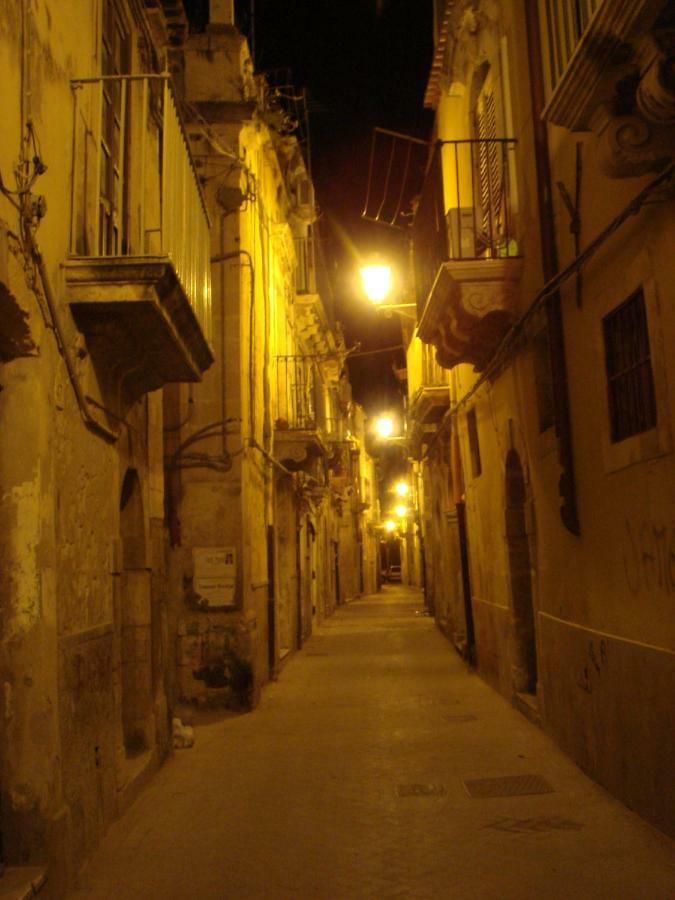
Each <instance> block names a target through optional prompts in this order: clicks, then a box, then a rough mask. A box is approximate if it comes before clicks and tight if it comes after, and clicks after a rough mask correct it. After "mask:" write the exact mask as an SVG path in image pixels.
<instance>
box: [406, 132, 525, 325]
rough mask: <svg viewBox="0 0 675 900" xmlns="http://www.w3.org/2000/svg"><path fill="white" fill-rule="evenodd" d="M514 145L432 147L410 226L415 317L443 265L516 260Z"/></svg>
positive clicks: (503, 141) (496, 141) (497, 141)
mask: <svg viewBox="0 0 675 900" xmlns="http://www.w3.org/2000/svg"><path fill="white" fill-rule="evenodd" d="M515 145H516V142H515V140H513V139H510V138H490V139H476V140H461V141H440V142H439V143H438V144H437V145H436V147H435V149H434V152H433V153H432V156H431V159H430V162H429V166H428V169H427V174H426V178H425V181H424V185H423V188H422V193H421V195H420V199H419V203H418V206H417V210H416V212H415V218H414V222H413V251H414V265H415V286H416V292H417V298H418V305H419V307H420V308H419V310H418V312H419V314H420V315H421V313H422V311H423V308H424V305H425V303H426V299H427V297H428V296H429V293H430V291H431V288H432V286H433V283H434V281H435V279H436V276H437V275H438V271H439V268H440V266H441V265H442V264H443V263H445V262H449V261H451V260H480V259H502V258H505V257H513V256H519V250H518V244H517V242H516V229H515V226H516V215H515V213H516V204H515V192H514V184H515V179H514V175H513V167H514V152H515Z"/></svg>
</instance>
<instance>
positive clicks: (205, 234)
mask: <svg viewBox="0 0 675 900" xmlns="http://www.w3.org/2000/svg"><path fill="white" fill-rule="evenodd" d="M72 86H73V98H74V99H73V102H74V104H75V117H74V119H75V121H76V122H77V123H78V124H79V127H78V129H76V132H75V134H74V138H73V171H74V172H75V173H76V174H75V178H74V184H73V197H72V207H71V220H70V252H69V255H68V257H67V258H66V260H65V261H64V270H65V282H66V295H67V298H68V301H69V303H70V308H71V312H72V315H73V319H74V321H75V324H76V325H77V327H78V329H79V330H80V331H81V332H82V333H83V335H84V337H85V339H86V345H87V351H88V353H89V356H90V357H91V360H92V363H93V366H94V369H95V371H96V376H97V380H98V383H99V386H100V388H101V392H102V394H103V395H104V398H105V401H106V405H107V406H108V407H109V408H112V409H113V412H114V413H115V414H117V415H124V412H125V410H126V408H128V406H130V405H131V404H132V403H134V402H135V401H137V400H138V399H139V398H140V397H141V396H142V394H144V393H147V392H148V391H153V390H156V389H157V388H160V387H162V385H164V384H167V383H169V382H177V381H199V380H200V378H201V375H202V372H203V371H205V370H206V369H207V368H208V367H209V366H210V365H211V363H212V362H213V354H212V351H211V347H210V337H211V270H210V260H209V246H210V232H209V227H210V226H209V219H208V215H207V212H206V207H205V204H204V199H203V196H202V193H201V188H200V185H199V182H198V180H197V177H196V174H195V171H194V166H193V164H192V159H191V156H190V152H189V149H188V142H187V138H186V135H185V132H184V130H183V127H182V124H181V120H180V116H179V115H178V112H177V109H176V105H175V100H174V98H173V94H172V91H171V86H170V82H169V80H168V77H167V76H162V75H138V76H135V75H130V76H119V77H116V78H105V79H104V78H89V79H81V80H77V81H74V82H72ZM151 120H152V121H153V122H155V123H156V125H157V127H156V128H149V127H148V124H147V123H148V122H149V121H151ZM111 122H113V123H116V124H115V125H114V126H113V125H111V124H110V123H111ZM110 129H112V131H111V133H110V134H108V131H110Z"/></svg>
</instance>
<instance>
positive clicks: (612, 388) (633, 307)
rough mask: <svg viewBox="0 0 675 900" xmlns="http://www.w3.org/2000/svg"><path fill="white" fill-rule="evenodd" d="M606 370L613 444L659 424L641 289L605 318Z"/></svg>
mask: <svg viewBox="0 0 675 900" xmlns="http://www.w3.org/2000/svg"><path fill="white" fill-rule="evenodd" d="M602 326H603V333H604V339H605V368H606V372H607V389H608V398H609V418H610V430H611V439H612V442H613V443H616V442H618V441H622V440H624V439H625V438H627V437H630V436H631V435H633V434H640V433H641V432H643V431H648V430H649V429H650V428H654V426H655V425H656V397H655V392H654V376H653V374H652V365H651V353H650V348H649V332H648V329H647V311H646V308H645V301H644V294H643V292H642V288H640V289H639V290H638V291H636V292H635V293H634V294H633V295H632V296H630V297H629V298H628V299H627V300H626V301H624V302H623V303H622V304H621V305H620V306H618V307H617V308H616V309H615V310H613V311H612V312H611V313H609V315H607V316H605V318H604V319H603V322H602Z"/></svg>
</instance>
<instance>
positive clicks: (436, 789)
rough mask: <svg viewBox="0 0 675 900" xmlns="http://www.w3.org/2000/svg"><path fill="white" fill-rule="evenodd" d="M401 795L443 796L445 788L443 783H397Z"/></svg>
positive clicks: (397, 790)
mask: <svg viewBox="0 0 675 900" xmlns="http://www.w3.org/2000/svg"><path fill="white" fill-rule="evenodd" d="M396 793H397V795H398V796H399V797H442V796H443V795H444V794H445V788H444V787H443V785H442V784H397V785H396Z"/></svg>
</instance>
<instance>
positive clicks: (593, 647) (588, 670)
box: [577, 638, 608, 694]
mask: <svg viewBox="0 0 675 900" xmlns="http://www.w3.org/2000/svg"><path fill="white" fill-rule="evenodd" d="M607 661H608V656H607V641H606V640H605V639H604V638H601V639H600V640H599V641H597V643H596V641H595V640H591V641H589V642H588V661H587V664H586V665H585V666H584V668H583V671H582V673H581V674H580V675H579V677H578V678H577V685H578V686H579V687H580V688H581V690H582V691H585V692H586V693H587V694H592V693H593V683H594V681H595V680H596V679H597V678H598V676H600V675H602V671H603V669H604V668H605V666H606V665H607Z"/></svg>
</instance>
